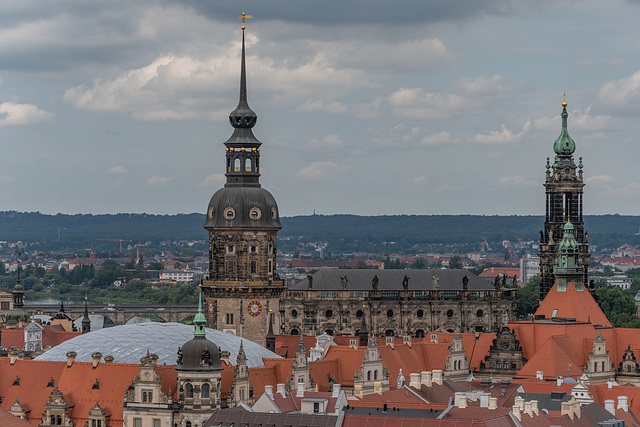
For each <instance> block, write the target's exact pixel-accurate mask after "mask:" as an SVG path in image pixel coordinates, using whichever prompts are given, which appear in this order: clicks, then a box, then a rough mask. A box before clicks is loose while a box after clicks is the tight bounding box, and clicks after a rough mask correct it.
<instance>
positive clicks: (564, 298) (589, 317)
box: [535, 282, 612, 328]
mask: <svg viewBox="0 0 640 427" xmlns="http://www.w3.org/2000/svg"><path fill="white" fill-rule="evenodd" d="M578 289H582V290H578ZM535 315H536V316H544V317H545V318H546V319H551V318H553V317H564V318H570V319H576V320H578V321H581V322H590V323H592V324H594V325H599V326H604V327H609V328H610V327H611V326H612V325H611V322H609V319H607V316H605V314H604V312H603V311H602V309H601V308H600V307H599V306H598V303H597V302H596V301H595V300H594V299H593V296H592V295H591V293H590V292H589V291H588V290H587V289H586V288H585V287H584V286H582V285H581V284H580V285H578V288H576V286H575V284H574V283H573V282H570V283H568V284H567V289H566V292H558V284H557V283H555V284H554V285H553V287H552V288H551V290H550V291H549V293H548V294H547V296H546V297H545V299H544V300H542V302H541V303H540V307H538V310H536V313H535Z"/></svg>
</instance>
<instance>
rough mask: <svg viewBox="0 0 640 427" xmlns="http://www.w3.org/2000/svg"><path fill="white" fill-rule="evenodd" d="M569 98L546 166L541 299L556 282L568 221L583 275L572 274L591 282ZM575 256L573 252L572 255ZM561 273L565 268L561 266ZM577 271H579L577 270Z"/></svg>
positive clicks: (579, 164)
mask: <svg viewBox="0 0 640 427" xmlns="http://www.w3.org/2000/svg"><path fill="white" fill-rule="evenodd" d="M568 116H569V114H568V113H567V102H566V100H565V101H564V102H563V103H562V114H561V118H562V129H561V130H560V136H558V138H557V139H556V140H555V142H554V143H553V151H554V153H555V157H554V161H553V164H550V162H549V159H547V166H546V179H545V183H544V186H545V189H546V217H545V223H544V231H541V232H540V299H541V300H543V299H544V297H545V296H546V295H547V293H548V292H549V290H550V289H551V287H552V286H553V283H554V282H555V277H554V269H555V268H556V266H558V265H559V261H560V259H559V249H560V243H561V241H562V240H563V238H565V237H566V233H565V224H567V223H569V227H571V228H572V233H571V234H572V236H573V238H574V239H575V243H576V244H577V249H576V251H575V261H576V267H580V268H578V270H575V273H577V272H578V271H579V272H580V274H581V278H580V279H577V278H575V277H572V281H573V282H574V283H576V282H577V283H587V282H588V266H589V244H588V242H587V238H586V235H585V231H584V222H583V220H582V217H583V213H582V206H583V187H584V182H583V179H582V157H581V158H580V161H579V163H578V166H576V164H575V163H574V159H573V154H574V152H575V149H576V144H575V142H574V141H573V139H572V138H571V137H570V136H569V131H568V129H567V117H568ZM572 256H573V255H572ZM560 271H561V274H562V271H563V270H560ZM574 275H575V274H574Z"/></svg>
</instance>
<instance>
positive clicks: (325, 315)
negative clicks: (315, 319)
mask: <svg viewBox="0 0 640 427" xmlns="http://www.w3.org/2000/svg"><path fill="white" fill-rule="evenodd" d="M324 317H326V318H327V319H331V318H332V317H333V311H331V310H327V311H325V313H324Z"/></svg>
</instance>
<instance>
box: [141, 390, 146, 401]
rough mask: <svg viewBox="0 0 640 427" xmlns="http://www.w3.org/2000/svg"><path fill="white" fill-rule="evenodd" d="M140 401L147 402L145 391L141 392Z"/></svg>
mask: <svg viewBox="0 0 640 427" xmlns="http://www.w3.org/2000/svg"><path fill="white" fill-rule="evenodd" d="M142 401H143V402H146V401H147V392H146V391H143V392H142Z"/></svg>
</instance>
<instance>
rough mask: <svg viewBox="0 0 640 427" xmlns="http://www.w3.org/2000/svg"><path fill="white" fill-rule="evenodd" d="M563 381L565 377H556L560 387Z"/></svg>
mask: <svg viewBox="0 0 640 427" xmlns="http://www.w3.org/2000/svg"><path fill="white" fill-rule="evenodd" d="M563 382H564V379H563V378H562V377H556V384H557V385H558V387H560V386H561V385H562V383H563Z"/></svg>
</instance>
